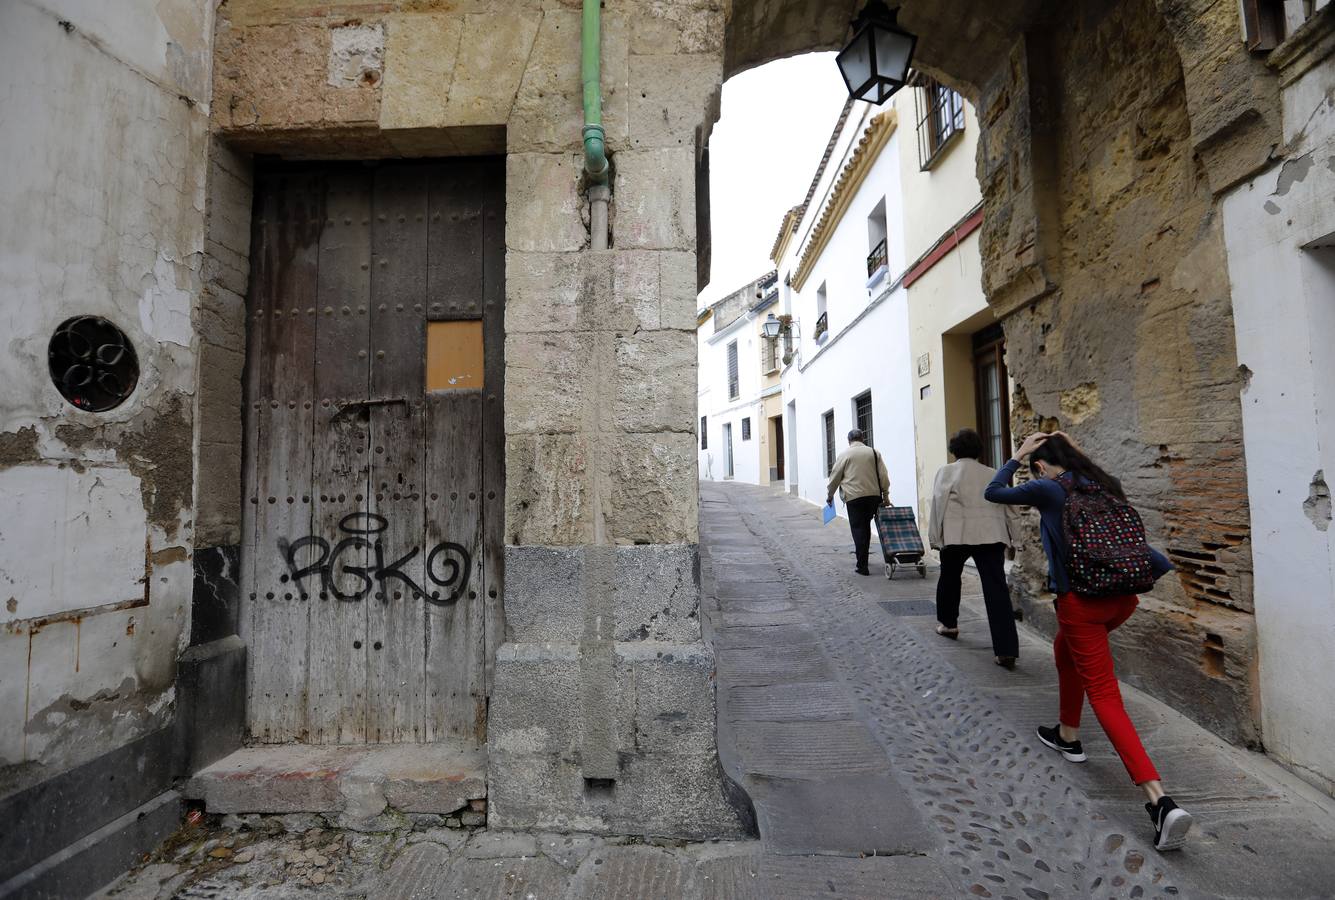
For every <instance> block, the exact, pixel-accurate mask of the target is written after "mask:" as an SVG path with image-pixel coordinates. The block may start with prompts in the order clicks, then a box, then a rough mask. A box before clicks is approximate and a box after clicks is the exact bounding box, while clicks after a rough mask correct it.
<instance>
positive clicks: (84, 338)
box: [47, 316, 139, 412]
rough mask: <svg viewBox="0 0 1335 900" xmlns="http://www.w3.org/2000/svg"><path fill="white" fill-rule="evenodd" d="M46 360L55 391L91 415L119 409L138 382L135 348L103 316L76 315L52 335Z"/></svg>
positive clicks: (137, 361) (123, 334)
mask: <svg viewBox="0 0 1335 900" xmlns="http://www.w3.org/2000/svg"><path fill="white" fill-rule="evenodd" d="M47 359H48V361H49V364H50V367H51V381H52V382H54V383H55V386H56V390H58V391H60V395H61V396H62V397H64V398H65V399H66V400H68V401H69V402H70V403H72V404H74V405H75V406H77V407H78V408H79V409H84V410H88V411H89V412H103V411H105V410H108V409H115V408H116V407H118V406H120V405H121V404H122V403H124V402H125V398H126V397H128V396H130V394H131V392H133V391H134V386H135V384H136V383H138V381H139V357H138V356H136V355H135V352H134V345H132V344H131V343H130V339H129V338H128V337H126V336H125V332H123V331H121V330H120V329H119V328H117V327H116V326H115V325H113V324H112V323H110V322H108V321H107V320H106V319H104V318H102V317H101V316H75V317H74V318H72V319H66V320H65V321H64V322H62V323H60V327H59V328H57V329H56V332H55V334H53V335H51V343H50V345H49V346H48V348H47Z"/></svg>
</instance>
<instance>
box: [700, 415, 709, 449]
mask: <svg viewBox="0 0 1335 900" xmlns="http://www.w3.org/2000/svg"><path fill="white" fill-rule="evenodd" d="M700 449H701V450H708V449H709V418H708V416H701V417H700Z"/></svg>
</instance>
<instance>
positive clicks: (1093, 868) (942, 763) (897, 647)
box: [701, 483, 1335, 898]
mask: <svg viewBox="0 0 1335 900" xmlns="http://www.w3.org/2000/svg"><path fill="white" fill-rule="evenodd" d="M874 544H875V542H874V541H873V545H874ZM701 555H702V557H703V560H704V581H705V583H704V592H703V593H704V602H705V603H706V604H708V605H709V607H708V614H707V617H706V623H707V631H708V632H711V635H710V637H711V640H712V641H713V643H714V646H715V648H716V652H717V655H718V669H719V689H718V714H719V754H720V758H721V759H722V760H723V764H724V768H725V770H726V771H727V772H728V774H729V775H730V776H731V777H732V778H733V779H734V780H736V781H737V782H739V783H740V784H742V785H743V786H744V787H745V788H746V790H747V792H748V793H749V794H750V796H751V797H752V798H753V801H754V803H755V807H756V817H757V822H758V825H759V829H760V838H761V842H762V845H763V846H764V850H765V856H764V857H763V858H762V861H761V864H760V871H761V874H762V875H763V874H764V872H765V861H764V860H765V859H768V858H769V857H770V855H783V856H792V855H813V856H816V855H819V859H815V860H813V861H812V863H811V869H810V870H809V871H812V872H815V871H826V870H828V871H829V873H830V875H829V878H830V888H831V896H847V897H866V898H879V897H887V896H904V897H932V896H971V895H972V896H979V897H1029V898H1044V897H1054V898H1057V897H1142V896H1143V897H1155V896H1179V897H1276V898H1281V897H1282V898H1297V897H1327V896H1330V895H1331V890H1332V887H1331V886H1332V885H1335V858H1332V856H1331V854H1330V853H1329V852H1328V850H1329V848H1330V847H1331V846H1332V841H1335V806H1333V805H1332V804H1331V802H1330V799H1329V798H1328V797H1325V796H1324V795H1321V794H1319V793H1317V792H1316V791H1314V790H1313V789H1311V788H1310V787H1309V786H1307V785H1306V784H1305V783H1303V782H1301V781H1299V780H1298V779H1296V778H1294V777H1293V776H1292V775H1291V774H1289V773H1287V772H1285V771H1284V770H1283V769H1281V768H1279V767H1278V766H1276V765H1274V764H1273V763H1271V762H1270V761H1269V760H1267V759H1265V758H1264V757H1263V756H1261V755H1259V754H1254V753H1248V752H1247V751H1245V750H1241V749H1238V748H1236V747H1232V746H1230V745H1227V744H1225V743H1223V742H1222V741H1220V740H1219V739H1218V738H1217V737H1215V736H1214V735H1212V734H1210V733H1209V732H1207V731H1205V730H1204V729H1202V728H1200V727H1199V726H1197V725H1195V724H1194V723H1192V722H1191V721H1189V720H1188V719H1186V718H1185V717H1183V716H1181V715H1179V714H1177V713H1176V712H1174V711H1173V710H1172V709H1170V708H1168V707H1167V706H1165V705H1164V704H1162V703H1160V702H1158V701H1156V700H1154V699H1153V698H1150V697H1148V696H1146V695H1145V694H1143V693H1141V692H1139V691H1137V690H1135V689H1134V688H1132V687H1129V686H1123V691H1124V693H1125V694H1126V697H1127V706H1128V711H1129V712H1130V714H1131V717H1132V719H1133V720H1134V721H1135V723H1136V725H1137V727H1138V728H1139V729H1140V731H1141V734H1142V735H1143V736H1144V738H1145V741H1146V746H1147V748H1148V749H1149V751H1150V752H1151V754H1153V755H1154V757H1155V759H1156V760H1158V761H1159V765H1160V767H1161V769H1162V771H1163V772H1164V777H1165V783H1166V785H1167V786H1168V788H1169V789H1170V790H1171V792H1172V793H1173V794H1174V796H1175V797H1176V798H1177V799H1178V800H1179V802H1181V803H1182V804H1183V806H1184V807H1187V808H1189V809H1190V810H1191V811H1192V813H1193V815H1194V816H1195V817H1196V826H1195V828H1194V831H1193V833H1192V834H1191V839H1190V841H1189V843H1188V845H1187V848H1186V849H1185V850H1184V851H1183V852H1181V853H1179V854H1176V855H1172V854H1169V855H1164V854H1160V853H1158V852H1156V851H1155V850H1154V849H1153V848H1152V845H1151V841H1150V829H1149V822H1148V819H1147V818H1146V816H1145V812H1144V807H1143V805H1142V802H1143V798H1142V797H1141V795H1140V792H1139V791H1138V790H1137V789H1136V787H1135V786H1134V785H1132V784H1131V783H1130V782H1129V781H1128V780H1127V778H1126V775H1125V772H1124V770H1123V768H1122V764H1121V762H1120V761H1119V760H1118V758H1117V756H1116V754H1115V753H1114V752H1113V750H1112V747H1111V745H1110V744H1109V743H1108V742H1107V740H1106V739H1105V738H1104V736H1103V734H1102V732H1101V731H1100V730H1099V728H1098V727H1097V725H1096V724H1095V722H1094V719H1093V717H1092V715H1089V714H1088V713H1087V722H1088V727H1086V728H1085V729H1084V730H1083V732H1082V736H1083V737H1084V739H1085V747H1086V752H1087V753H1088V754H1089V756H1090V760H1089V763H1088V764H1086V765H1083V766H1079V765H1072V764H1069V763H1066V762H1065V761H1063V760H1062V758H1061V757H1060V756H1058V755H1057V754H1055V753H1052V752H1051V751H1049V750H1047V749H1046V748H1044V747H1043V746H1042V745H1040V744H1039V743H1038V741H1037V740H1036V739H1035V738H1034V736H1033V730H1034V728H1035V726H1037V725H1040V724H1050V723H1051V722H1052V721H1054V720H1055V711H1056V698H1057V688H1056V673H1055V670H1054V668H1053V664H1052V657H1051V649H1050V647H1049V646H1048V645H1047V644H1046V643H1045V642H1044V641H1042V640H1041V639H1040V637H1039V636H1038V635H1037V634H1036V633H1034V632H1033V631H1030V630H1028V629H1024V628H1022V629H1021V652H1020V661H1019V666H1018V667H1017V669H1016V670H1015V671H1011V672H1007V671H1004V670H1002V669H1000V668H998V667H997V666H996V665H994V664H993V660H992V652H991V647H990V645H989V644H988V640H987V625H986V619H985V617H984V616H983V614H982V605H981V594H980V593H979V592H978V590H977V586H976V582H975V583H974V585H973V590H972V594H973V596H972V597H971V598H966V602H965V611H964V613H963V614H962V616H961V620H960V629H961V635H960V638H959V640H958V642H955V641H948V640H944V639H942V638H940V637H938V636H937V635H936V634H935V633H934V628H935V624H936V619H935V614H934V603H933V596H934V594H933V591H934V578H933V577H932V573H931V572H929V577H928V579H927V580H920V579H919V578H918V577H917V575H916V573H913V572H912V571H911V570H910V571H909V572H908V573H905V572H901V573H900V574H898V575H897V576H896V577H895V579H894V580H892V581H887V580H886V579H885V578H884V577H881V575H880V567H879V566H876V565H875V564H874V563H873V566H872V572H873V575H875V576H877V577H873V578H859V577H857V576H856V575H854V574H853V573H852V570H853V562H852V556H851V541H850V539H849V534H848V525H847V522H845V521H844V520H842V519H836V520H835V521H833V522H831V523H830V524H829V525H828V526H824V527H822V525H821V516H820V512H819V510H818V509H816V508H815V507H813V506H811V505H810V504H807V503H804V502H802V501H800V500H797V499H796V498H793V497H791V496H788V495H785V494H781V493H778V492H777V491H775V490H773V489H769V488H759V487H754V486H750V485H740V484H732V483H706V484H704V485H702V494H701ZM828 856H851V857H856V856H866V857H872V856H876V857H881V856H885V857H886V858H885V859H880V858H878V859H875V860H862V866H861V867H860V868H858V869H856V870H847V871H849V872H850V874H848V875H847V876H845V877H843V878H841V877H839V876H838V875H836V874H835V873H837V872H841V871H844V870H841V869H839V868H838V866H837V864H835V863H832V862H831V861H830V860H829V859H828V858H827V857H828ZM813 895H814V894H813V893H803V892H801V891H797V892H795V893H793V894H791V896H813ZM765 896H790V894H788V893H786V892H785V891H783V890H780V889H778V888H777V887H776V889H775V890H774V892H773V893H769V894H766V895H765Z"/></svg>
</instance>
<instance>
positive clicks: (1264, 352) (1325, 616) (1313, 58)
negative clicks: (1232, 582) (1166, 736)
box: [1223, 10, 1335, 793]
mask: <svg viewBox="0 0 1335 900" xmlns="http://www.w3.org/2000/svg"><path fill="white" fill-rule="evenodd" d="M1331 13H1332V11H1331V10H1326V13H1325V14H1324V15H1321V14H1318V15H1317V16H1316V17H1314V18H1313V19H1312V20H1311V21H1308V22H1307V23H1306V24H1305V25H1304V24H1301V19H1299V21H1298V22H1295V23H1292V24H1293V25H1294V31H1293V33H1292V34H1291V35H1289V36H1288V37H1287V39H1286V40H1284V42H1283V43H1282V44H1280V45H1279V46H1278V47H1277V48H1275V50H1273V51H1272V52H1271V54H1270V57H1269V60H1268V62H1269V64H1270V66H1271V67H1272V68H1274V69H1275V70H1276V71H1277V72H1278V73H1279V79H1280V85H1281V98H1282V110H1283V123H1284V141H1285V145H1286V147H1287V149H1288V154H1289V155H1288V159H1287V161H1286V162H1283V163H1277V164H1276V165H1274V166H1273V167H1272V168H1270V169H1269V170H1267V171H1265V172H1263V173H1262V174H1261V175H1259V176H1257V177H1256V178H1253V179H1251V180H1249V181H1247V182H1244V183H1243V184H1241V185H1239V186H1238V187H1236V188H1234V189H1233V191H1232V192H1231V193H1230V194H1229V195H1228V196H1227V197H1225V199H1224V201H1223V214H1224V240H1225V243H1226V245H1227V249H1228V275H1229V280H1230V282H1231V288H1232V296H1233V317H1234V325H1235V328H1236V330H1237V341H1238V363H1239V375H1240V378H1239V383H1240V387H1241V390H1242V424H1243V435H1242V438H1243V446H1244V451H1245V454H1246V459H1247V488H1248V502H1249V506H1250V510H1251V530H1252V536H1253V540H1252V545H1251V547H1252V562H1253V566H1254V570H1253V571H1254V577H1255V590H1254V592H1253V597H1254V603H1255V615H1256V634H1257V643H1258V648H1257V649H1258V656H1259V681H1260V694H1261V696H1260V709H1261V718H1262V733H1263V734H1264V735H1265V748H1266V750H1267V752H1269V753H1271V754H1273V755H1275V756H1276V757H1278V758H1279V759H1280V760H1281V761H1282V762H1284V763H1285V764H1286V765H1288V766H1290V767H1291V768H1293V770H1294V771H1296V772H1297V773H1299V774H1300V775H1302V776H1303V777H1305V778H1307V779H1308V780H1310V781H1311V782H1312V783H1314V784H1316V785H1318V786H1319V787H1321V788H1322V789H1323V790H1325V791H1326V792H1328V793H1335V715H1332V713H1331V710H1332V704H1331V699H1330V684H1331V682H1332V679H1335V656H1333V655H1332V653H1331V648H1332V647H1335V530H1333V529H1332V528H1331V497H1330V486H1329V485H1330V482H1331V480H1332V479H1335V355H1333V354H1332V352H1331V348H1332V347H1335V105H1333V104H1332V103H1331V100H1330V98H1331V97H1332V96H1335V64H1333V62H1335V15H1332V14H1331Z"/></svg>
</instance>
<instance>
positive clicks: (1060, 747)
mask: <svg viewBox="0 0 1335 900" xmlns="http://www.w3.org/2000/svg"><path fill="white" fill-rule="evenodd" d="M1038 739H1039V740H1040V741H1042V742H1043V744H1044V746H1047V747H1051V748H1052V749H1053V750H1056V751H1057V752H1058V753H1060V754H1061V755H1062V756H1064V757H1066V761H1067V762H1084V761H1085V760H1087V759H1089V757H1088V756H1086V755H1085V748H1084V747H1081V746H1080V742H1079V741H1064V740H1062V733H1061V728H1060V727H1058V726H1053V727H1052V728H1049V727H1048V726H1046V725H1040V726H1038Z"/></svg>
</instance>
